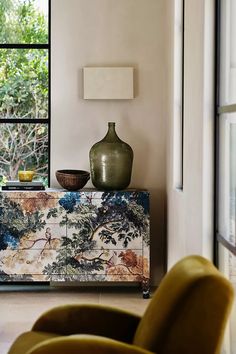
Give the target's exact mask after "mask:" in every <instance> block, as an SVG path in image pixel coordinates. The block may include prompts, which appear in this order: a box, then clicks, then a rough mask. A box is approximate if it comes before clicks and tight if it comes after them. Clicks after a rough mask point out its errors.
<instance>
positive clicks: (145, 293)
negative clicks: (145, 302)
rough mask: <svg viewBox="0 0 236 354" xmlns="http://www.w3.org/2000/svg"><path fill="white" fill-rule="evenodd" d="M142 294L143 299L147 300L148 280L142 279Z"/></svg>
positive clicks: (148, 292) (148, 293) (148, 295)
mask: <svg viewBox="0 0 236 354" xmlns="http://www.w3.org/2000/svg"><path fill="white" fill-rule="evenodd" d="M142 293H143V298H144V299H149V297H150V280H149V279H143V280H142Z"/></svg>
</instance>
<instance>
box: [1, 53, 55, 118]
mask: <svg viewBox="0 0 236 354" xmlns="http://www.w3.org/2000/svg"><path fill="white" fill-rule="evenodd" d="M0 118H48V50H47V49H0Z"/></svg>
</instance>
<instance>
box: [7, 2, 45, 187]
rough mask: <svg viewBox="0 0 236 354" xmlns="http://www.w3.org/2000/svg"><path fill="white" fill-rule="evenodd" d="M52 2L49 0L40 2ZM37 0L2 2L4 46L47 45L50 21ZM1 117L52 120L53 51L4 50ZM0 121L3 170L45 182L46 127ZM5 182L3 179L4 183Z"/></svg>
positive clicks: (12, 177) (13, 174)
mask: <svg viewBox="0 0 236 354" xmlns="http://www.w3.org/2000/svg"><path fill="white" fill-rule="evenodd" d="M41 2H42V3H43V2H44V3H45V2H46V3H47V2H48V0H41ZM38 3H39V1H38V0H0V28H1V31H0V44H47V43H48V19H47V16H46V15H45V14H44V13H43V12H42V11H41V10H40V9H39V8H38ZM2 118H7V119H9V120H10V119H12V118H13V119H19V120H20V119H22V118H27V119H32V121H33V120H34V119H36V118H45V120H46V119H47V118H48V49H35V48H31V49H23V48H17V49H16V48H14V49H12V48H11V49H9V48H1V49H0V123H1V119H2ZM10 125H11V127H10V128H9V125H8V124H5V123H2V124H0V138H1V141H0V174H1V175H2V177H3V180H5V179H8V180H14V179H17V172H18V169H19V168H20V169H22V168H25V169H29V168H30V169H34V170H35V171H36V172H37V173H38V177H39V178H41V179H43V180H45V179H46V178H47V168H48V166H47V165H48V153H47V148H48V146H47V145H48V136H47V131H48V130H47V127H46V125H42V127H41V128H39V126H38V124H37V125H36V124H28V125H27V124H22V125H21V124H20V123H16V124H15V123H14V124H10ZM0 183H1V182H0Z"/></svg>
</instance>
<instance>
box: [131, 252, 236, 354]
mask: <svg viewBox="0 0 236 354" xmlns="http://www.w3.org/2000/svg"><path fill="white" fill-rule="evenodd" d="M233 294H234V292H233V287H232V285H231V283H230V282H229V281H228V280H227V279H225V278H224V277H223V276H222V274H221V273H220V272H219V271H218V270H217V269H216V268H215V267H214V266H213V264H212V263H211V262H210V261H208V260H207V259H205V258H203V257H200V256H188V257H185V258H183V259H182V260H181V261H179V262H178V263H177V264H176V265H175V266H174V267H173V268H172V269H171V270H170V271H169V272H168V273H167V274H166V276H165V277H164V278H163V280H162V282H161V284H160V286H159V288H158V289H157V290H156V292H155V294H154V296H153V298H152V300H151V302H150V304H149V306H148V308H147V310H146V312H145V313H144V316H143V318H142V320H141V321H140V324H139V326H138V328H137V331H136V334H135V337H134V340H133V343H134V344H136V345H138V346H141V347H143V348H145V349H148V350H150V351H153V352H156V353H158V354H190V353H191V354H213V353H214V354H216V353H220V348H221V344H222V339H223V335H224V330H225V326H226V322H227V319H228V316H229V313H230V309H231V306H232V302H233V297H234V295H233Z"/></svg>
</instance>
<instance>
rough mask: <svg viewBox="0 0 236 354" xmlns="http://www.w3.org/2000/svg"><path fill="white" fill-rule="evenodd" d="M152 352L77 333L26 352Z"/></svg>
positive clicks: (116, 353)
mask: <svg viewBox="0 0 236 354" xmlns="http://www.w3.org/2000/svg"><path fill="white" fill-rule="evenodd" d="M68 353H70V354H80V353H81V354H91V353H96V354H111V353H112V354H153V352H150V351H148V350H145V349H143V348H139V347H137V346H135V345H130V344H126V343H122V342H119V341H116V340H112V339H108V338H104V337H97V336H90V335H87V336H86V335H78V336H69V337H58V338H53V339H49V340H46V341H44V342H42V343H40V344H37V345H36V346H34V347H33V348H32V349H31V350H29V351H28V352H27V353H26V354H68Z"/></svg>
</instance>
